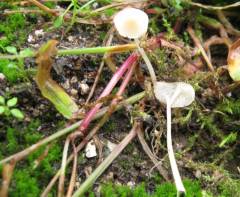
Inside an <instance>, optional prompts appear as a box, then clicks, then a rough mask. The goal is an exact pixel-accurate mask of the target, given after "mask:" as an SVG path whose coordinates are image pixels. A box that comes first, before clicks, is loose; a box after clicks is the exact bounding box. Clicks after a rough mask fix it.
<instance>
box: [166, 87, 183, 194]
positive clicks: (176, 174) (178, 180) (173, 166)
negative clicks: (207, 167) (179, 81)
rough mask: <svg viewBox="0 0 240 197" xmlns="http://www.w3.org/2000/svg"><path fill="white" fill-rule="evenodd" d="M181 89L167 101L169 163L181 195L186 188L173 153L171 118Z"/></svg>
mask: <svg viewBox="0 0 240 197" xmlns="http://www.w3.org/2000/svg"><path fill="white" fill-rule="evenodd" d="M178 89H179V88H177V90H176V91H175V93H174V95H173V96H172V97H171V99H169V98H168V99H167V149H168V157H169V161H170V166H171V169H172V174H173V178H174V182H175V185H176V188H177V192H178V194H181V193H185V188H184V186H183V183H182V179H181V176H180V173H179V170H178V167H177V162H176V159H175V156H174V151H173V146H172V134H171V130H172V128H171V127H172V125H171V122H172V120H171V119H172V118H171V105H172V102H173V101H174V99H175V98H176V97H177V95H178V92H179V90H178Z"/></svg>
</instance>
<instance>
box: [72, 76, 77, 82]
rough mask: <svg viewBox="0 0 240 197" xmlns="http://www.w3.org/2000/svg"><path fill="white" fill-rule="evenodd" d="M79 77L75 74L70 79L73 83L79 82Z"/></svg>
mask: <svg viewBox="0 0 240 197" xmlns="http://www.w3.org/2000/svg"><path fill="white" fill-rule="evenodd" d="M77 81H78V79H77V77H76V76H73V77H72V78H71V80H70V82H71V83H77Z"/></svg>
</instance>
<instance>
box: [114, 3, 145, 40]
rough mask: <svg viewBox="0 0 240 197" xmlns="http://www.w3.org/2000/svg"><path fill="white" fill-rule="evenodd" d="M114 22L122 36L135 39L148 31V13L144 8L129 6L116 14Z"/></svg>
mask: <svg viewBox="0 0 240 197" xmlns="http://www.w3.org/2000/svg"><path fill="white" fill-rule="evenodd" d="M113 22H114V25H115V27H116V29H117V30H118V32H119V34H120V35H121V36H123V37H127V38H130V39H135V38H140V37H141V36H143V35H144V34H145V33H146V32H147V28H148V15H147V14H146V13H145V12H143V11H142V10H139V9H136V8H131V7H127V8H125V9H123V10H121V11H120V12H118V13H117V14H116V15H115V16H114V19H113Z"/></svg>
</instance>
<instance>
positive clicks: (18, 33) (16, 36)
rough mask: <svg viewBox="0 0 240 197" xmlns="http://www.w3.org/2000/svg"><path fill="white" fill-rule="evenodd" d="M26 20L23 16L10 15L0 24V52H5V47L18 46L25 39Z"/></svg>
mask: <svg viewBox="0 0 240 197" xmlns="http://www.w3.org/2000/svg"><path fill="white" fill-rule="evenodd" d="M26 25H27V23H26V19H25V16H24V15H23V14H20V13H17V14H11V15H8V16H7V17H5V19H4V20H3V21H1V24H0V34H2V35H3V36H2V37H1V38H0V50H2V51H3V52H4V51H5V49H4V48H5V47H6V46H8V45H11V43H13V42H14V45H15V46H16V45H20V44H21V43H23V42H24V41H25V40H26V38H27V30H28V28H26Z"/></svg>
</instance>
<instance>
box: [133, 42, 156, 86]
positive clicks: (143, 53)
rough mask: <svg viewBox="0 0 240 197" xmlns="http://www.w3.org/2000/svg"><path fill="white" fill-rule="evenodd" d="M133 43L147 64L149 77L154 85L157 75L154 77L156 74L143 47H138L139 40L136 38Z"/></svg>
mask: <svg viewBox="0 0 240 197" xmlns="http://www.w3.org/2000/svg"><path fill="white" fill-rule="evenodd" d="M135 43H136V45H137V48H138V51H139V53H140V54H141V56H142V58H143V60H144V61H145V63H146V65H147V68H148V71H149V74H150V77H151V79H152V82H153V85H154V84H155V83H156V82H157V77H156V74H155V72H154V69H153V66H152V64H151V62H150V60H149V59H148V56H147V54H146V53H145V51H144V49H143V48H142V47H140V42H139V40H138V39H137V38H136V39H135Z"/></svg>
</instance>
